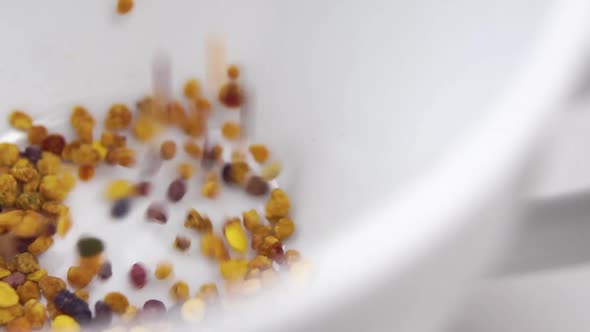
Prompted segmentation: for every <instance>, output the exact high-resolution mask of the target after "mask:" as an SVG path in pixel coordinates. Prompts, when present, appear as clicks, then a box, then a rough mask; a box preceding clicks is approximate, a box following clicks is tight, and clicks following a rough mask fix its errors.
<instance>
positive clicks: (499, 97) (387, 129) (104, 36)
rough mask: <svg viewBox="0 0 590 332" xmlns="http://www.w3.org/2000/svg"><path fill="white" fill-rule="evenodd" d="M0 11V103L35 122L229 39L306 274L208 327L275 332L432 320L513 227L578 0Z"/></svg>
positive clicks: (158, 4) (177, 78)
mask: <svg viewBox="0 0 590 332" xmlns="http://www.w3.org/2000/svg"><path fill="white" fill-rule="evenodd" d="M1 6H2V7H1V8H0V40H2V42H3V43H4V47H3V50H2V52H0V109H2V110H4V111H5V112H8V111H9V110H11V109H12V108H15V107H19V108H23V109H25V110H26V111H28V112H29V113H31V114H34V115H36V116H37V117H39V118H40V117H43V118H51V117H52V113H49V112H50V111H49V110H52V109H55V108H52V105H73V104H75V103H77V102H79V101H85V100H88V98H87V97H89V96H97V95H98V96H114V97H113V98H115V97H118V96H121V95H122V94H123V95H125V96H129V95H137V96H139V95H141V94H142V93H145V92H149V87H150V71H149V68H150V62H151V59H152V55H153V53H154V51H156V50H164V51H165V52H167V53H169V54H170V55H171V57H172V60H173V75H174V84H175V85H174V86H175V89H176V90H179V89H180V87H181V84H182V82H183V81H184V80H185V79H186V78H188V77H192V76H198V77H203V76H204V61H203V60H204V59H203V53H204V52H203V49H204V40H205V37H206V35H207V34H208V33H210V32H218V33H222V34H223V35H224V36H225V39H226V42H227V46H228V52H229V57H230V58H229V60H230V61H231V62H237V63H240V64H241V65H242V68H243V69H244V73H245V75H246V77H247V80H248V82H249V83H250V84H251V87H252V88H253V89H254V91H255V100H254V102H255V108H256V122H255V123H256V128H255V130H254V139H255V140H257V141H261V142H270V145H271V146H272V147H273V148H274V150H275V151H278V154H279V156H280V157H281V159H282V160H283V162H284V164H285V166H286V172H285V174H284V175H283V176H282V178H281V179H280V183H281V184H282V186H283V187H284V188H285V190H287V192H288V193H289V194H290V195H291V197H292V201H293V202H294V218H295V220H296V222H297V224H298V225H299V228H298V233H297V236H296V238H295V239H293V240H291V241H290V242H289V245H290V246H293V247H295V248H298V249H300V250H302V252H303V253H304V254H305V255H306V256H307V257H309V258H310V259H311V260H312V261H313V262H314V263H315V264H314V265H315V267H316V275H315V277H316V278H315V279H313V280H314V282H313V283H312V284H311V285H310V286H309V288H308V289H305V290H304V291H301V292H297V293H298V294H295V295H293V294H290V295H287V297H286V298H282V299H283V300H282V301H283V302H280V303H273V305H271V306H268V305H266V306H265V307H264V309H263V310H256V309H255V308H251V309H252V310H254V311H253V312H249V313H248V314H245V315H243V316H242V315H239V314H236V315H234V316H231V317H225V318H224V319H223V320H219V321H216V322H213V324H214V325H215V326H216V327H217V328H220V329H221V328H227V329H232V328H234V329H242V330H246V329H247V328H246V326H247V327H248V328H250V329H253V330H254V329H256V330H260V329H262V330H277V329H280V330H282V331H284V330H288V329H289V328H290V329H293V330H303V329H307V330H324V329H325V330H331V329H335V328H338V329H341V330H351V331H352V330H359V329H364V330H384V329H386V328H387V329H388V330H393V331H398V332H399V331H428V330H433V329H436V328H438V327H440V325H441V324H442V323H443V322H444V319H445V318H446V317H447V316H448V314H449V313H451V312H452V308H453V306H454V303H455V301H457V300H459V299H460V298H461V295H462V294H463V293H464V292H465V291H466V290H467V288H468V286H469V281H470V280H472V279H473V278H475V277H476V276H477V275H479V274H480V273H481V272H482V271H484V270H485V269H486V267H487V266H489V265H490V263H491V262H492V261H493V258H494V257H495V256H496V254H497V252H498V250H499V248H500V247H501V246H502V243H503V241H504V240H505V239H506V237H507V236H508V235H509V234H510V232H511V230H512V228H513V227H514V223H513V219H512V217H513V215H514V212H515V211H516V210H515V207H516V206H518V205H519V201H518V197H515V195H514V193H517V192H518V188H519V186H520V182H519V181H517V179H518V176H519V175H520V170H522V166H523V163H524V161H525V159H526V156H527V153H528V151H529V150H530V149H531V148H532V147H534V143H535V142H536V138H537V136H538V135H539V134H540V133H541V132H542V128H543V124H544V122H545V121H546V120H547V119H548V118H549V115H550V114H551V111H552V110H553V109H554V106H555V105H557V103H558V102H560V101H561V100H562V99H563V97H564V96H565V95H566V93H567V92H568V91H569V88H570V85H571V83H572V82H573V80H574V77H575V75H574V74H575V69H576V68H577V64H578V61H579V58H580V57H581V46H582V40H583V37H584V35H585V33H584V32H585V31H584V28H585V27H586V24H585V22H586V21H587V20H586V18H587V15H586V13H588V10H587V9H588V8H587V7H588V6H587V4H586V3H585V1H582V0H570V1H533V0H526V1H524V0H523V1H516V2H515V1H494V2H485V1H475V2H474V1H466V0H465V1H455V2H441V1H426V0H421V1H416V2H411V3H409V2H408V3H400V2H393V1H385V0H383V1H380V0H370V1H363V2H360V1H307V0H305V1H263V0H256V1H248V2H245V1H229V0H226V1H210V0H198V1H195V0H192V1H189V0H182V1H181V0H177V1H173V2H172V1H166V2H164V1H136V8H135V9H134V10H133V11H132V12H131V13H130V14H129V15H127V16H123V17H119V16H117V15H116V14H114V4H112V3H109V2H104V1H86V2H84V3H82V2H79V1H73V0H71V1H52V2H51V3H50V4H49V3H47V4H40V3H32V2H24V1H20V2H18V3H10V4H2V5H1ZM91 107H94V108H97V106H96V105H91ZM64 108H65V106H64ZM103 110H104V109H103ZM98 111H101V109H98ZM60 114H66V113H60ZM54 117H55V115H54ZM62 120H63V118H62ZM74 218H76V216H74ZM80 227H83V224H82V225H81V226H80ZM72 241H73V240H72ZM128 253H129V255H130V256H131V257H132V256H133V252H131V251H129V252H128ZM261 305H264V304H261ZM256 308H257V307H256Z"/></svg>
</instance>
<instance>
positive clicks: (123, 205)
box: [111, 198, 131, 218]
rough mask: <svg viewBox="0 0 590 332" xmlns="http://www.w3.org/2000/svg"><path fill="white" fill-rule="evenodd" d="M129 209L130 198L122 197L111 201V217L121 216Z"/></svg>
mask: <svg viewBox="0 0 590 332" xmlns="http://www.w3.org/2000/svg"><path fill="white" fill-rule="evenodd" d="M130 209H131V199H129V198H123V199H120V200H118V201H115V203H113V207H112V208H111V216H112V217H113V218H123V217H125V216H126V215H127V214H128V213H129V210H130Z"/></svg>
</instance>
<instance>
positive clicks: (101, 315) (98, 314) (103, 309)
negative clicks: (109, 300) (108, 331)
mask: <svg viewBox="0 0 590 332" xmlns="http://www.w3.org/2000/svg"><path fill="white" fill-rule="evenodd" d="M112 320H113V311H112V310H111V308H110V307H109V306H108V305H107V304H106V303H104V302H103V301H97V302H96V303H95V304H94V322H96V324H98V325H101V326H104V325H109V324H111V322H112Z"/></svg>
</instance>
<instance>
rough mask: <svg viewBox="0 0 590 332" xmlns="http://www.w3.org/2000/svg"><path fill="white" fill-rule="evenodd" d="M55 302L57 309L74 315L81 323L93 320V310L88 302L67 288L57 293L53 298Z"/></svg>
mask: <svg viewBox="0 0 590 332" xmlns="http://www.w3.org/2000/svg"><path fill="white" fill-rule="evenodd" d="M53 303H54V304H55V307H56V308H57V310H59V311H61V312H63V313H64V314H67V315H70V316H72V318H74V319H75V320H77V321H78V322H79V323H80V324H87V323H89V322H90V321H91V320H92V312H91V311H90V307H89V306H88V303H86V302H84V300H82V299H81V298H79V297H77V296H76V295H74V293H72V292H70V291H69V290H67V289H64V290H61V291H60V292H59V293H57V295H55V298H54V299H53Z"/></svg>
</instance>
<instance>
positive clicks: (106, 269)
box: [96, 262, 113, 280]
mask: <svg viewBox="0 0 590 332" xmlns="http://www.w3.org/2000/svg"><path fill="white" fill-rule="evenodd" d="M96 275H97V276H98V278H99V279H100V280H107V279H109V278H110V277H111V276H112V275H113V267H112V265H111V262H104V263H102V265H101V266H100V268H99V269H98V272H97V273H96Z"/></svg>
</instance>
